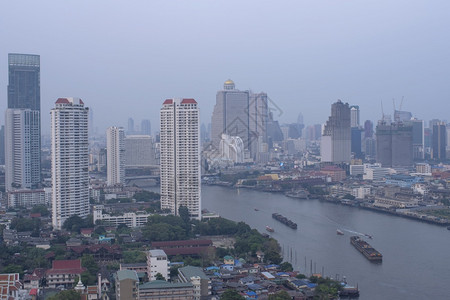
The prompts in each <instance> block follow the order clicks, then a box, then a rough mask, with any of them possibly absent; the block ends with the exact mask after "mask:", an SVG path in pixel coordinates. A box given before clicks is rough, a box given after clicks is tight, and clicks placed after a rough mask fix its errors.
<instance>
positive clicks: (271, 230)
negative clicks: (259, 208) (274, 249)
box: [266, 226, 275, 232]
mask: <svg viewBox="0 0 450 300" xmlns="http://www.w3.org/2000/svg"><path fill="white" fill-rule="evenodd" d="M266 230H267V231H268V232H274V231H275V230H274V229H273V228H272V227H270V226H266Z"/></svg>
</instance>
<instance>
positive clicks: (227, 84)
mask: <svg viewBox="0 0 450 300" xmlns="http://www.w3.org/2000/svg"><path fill="white" fill-rule="evenodd" d="M223 89H224V90H234V82H233V80H231V79H228V80H227V81H225V83H224V85H223Z"/></svg>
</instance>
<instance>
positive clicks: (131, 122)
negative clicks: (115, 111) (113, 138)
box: [127, 118, 134, 134]
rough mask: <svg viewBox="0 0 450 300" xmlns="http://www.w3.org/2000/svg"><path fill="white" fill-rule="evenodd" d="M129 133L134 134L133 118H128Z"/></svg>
mask: <svg viewBox="0 0 450 300" xmlns="http://www.w3.org/2000/svg"><path fill="white" fill-rule="evenodd" d="M127 134H134V120H133V118H128V131H127Z"/></svg>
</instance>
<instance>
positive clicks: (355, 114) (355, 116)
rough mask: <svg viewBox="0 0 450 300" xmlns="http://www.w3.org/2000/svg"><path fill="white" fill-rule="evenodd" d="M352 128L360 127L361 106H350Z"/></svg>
mask: <svg viewBox="0 0 450 300" xmlns="http://www.w3.org/2000/svg"><path fill="white" fill-rule="evenodd" d="M350 126H351V127H359V106H358V105H352V106H350Z"/></svg>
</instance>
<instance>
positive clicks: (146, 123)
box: [141, 120, 152, 135]
mask: <svg viewBox="0 0 450 300" xmlns="http://www.w3.org/2000/svg"><path fill="white" fill-rule="evenodd" d="M141 134H142V135H152V126H151V123H150V120H142V121H141Z"/></svg>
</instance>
